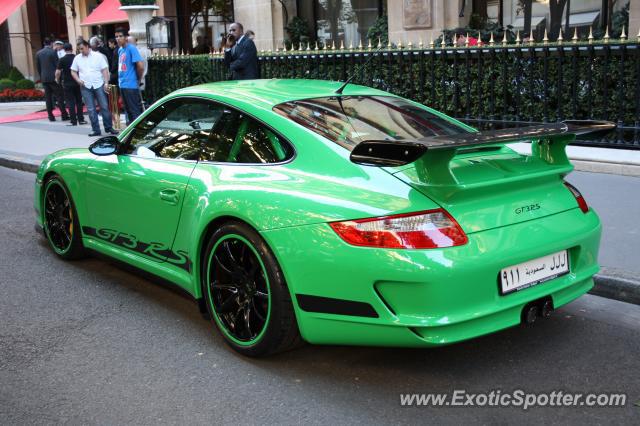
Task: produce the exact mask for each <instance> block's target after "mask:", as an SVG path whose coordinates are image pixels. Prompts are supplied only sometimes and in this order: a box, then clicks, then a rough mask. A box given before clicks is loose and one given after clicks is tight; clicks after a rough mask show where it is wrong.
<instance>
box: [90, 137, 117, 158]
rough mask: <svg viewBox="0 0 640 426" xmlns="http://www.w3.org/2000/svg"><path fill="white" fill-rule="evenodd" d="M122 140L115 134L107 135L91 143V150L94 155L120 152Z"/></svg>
mask: <svg viewBox="0 0 640 426" xmlns="http://www.w3.org/2000/svg"><path fill="white" fill-rule="evenodd" d="M119 147H120V141H119V140H118V138H117V137H115V136H105V137H103V138H100V139H98V140H97V141H95V142H94V143H92V144H91V145H89V152H91V153H92V154H94V155H100V156H104V155H111V154H115V153H116V152H118V148H119Z"/></svg>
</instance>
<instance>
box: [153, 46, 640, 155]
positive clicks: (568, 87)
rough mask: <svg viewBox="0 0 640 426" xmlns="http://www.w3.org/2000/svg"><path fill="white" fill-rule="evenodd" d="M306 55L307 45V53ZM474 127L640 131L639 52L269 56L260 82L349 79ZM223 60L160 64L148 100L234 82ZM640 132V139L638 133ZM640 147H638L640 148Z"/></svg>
mask: <svg viewBox="0 0 640 426" xmlns="http://www.w3.org/2000/svg"><path fill="white" fill-rule="evenodd" d="M303 48H304V46H303ZM371 55H374V57H373V59H372V60H371V61H370V63H369V64H368V65H367V66H366V67H365V68H364V69H363V70H362V72H360V73H358V74H356V75H355V77H354V79H353V82H354V83H356V84H364V85H367V86H371V87H376V88H380V89H383V90H387V91H390V92H392V93H395V94H398V95H400V96H404V97H407V98H410V99H413V100H416V101H418V102H420V103H423V104H425V105H428V106H431V107H433V108H436V109H438V110H440V111H443V112H445V113H446V114H449V115H451V116H454V117H459V118H466V119H470V120H474V119H476V120H478V119H479V120H504V121H518V122H520V121H527V122H553V121H557V120H563V119H569V118H572V119H603V120H613V121H615V122H616V123H617V124H618V125H619V127H620V128H622V127H623V126H631V127H634V126H635V127H636V128H637V127H640V46H639V45H638V44H637V43H631V42H624V43H606V44H605V43H602V44H597V45H596V44H586V43H584V44H571V43H567V44H565V45H564V46H558V45H526V46H514V45H508V46H501V45H500V44H496V45H495V46H483V47H481V48H454V47H446V48H430V49H388V50H382V51H380V52H377V53H376V52H374V51H370V50H369V51H367V50H364V51H358V50H345V51H331V50H318V51H314V50H311V51H307V50H303V51H296V52H288V53H287V54H282V53H281V54H273V53H272V54H262V55H260V56H259V63H260V69H261V77H262V78H310V79H326V80H345V79H346V78H347V77H348V76H350V75H353V74H354V71H355V70H356V69H357V68H358V67H361V66H362V64H363V63H364V62H365V61H366V60H367V59H368V58H369V57H370V56H371ZM228 78H229V72H228V70H227V69H226V67H225V66H224V63H223V60H222V56H221V55H194V56H172V57H158V56H155V57H152V58H150V60H149V75H148V78H147V90H146V96H147V98H148V100H149V101H154V100H157V99H159V98H160V97H161V96H163V95H165V94H167V93H170V92H171V91H173V90H176V89H179V88H182V87H186V86H190V85H195V84H200V83H206V82H213V81H220V80H226V79H228ZM636 133H637V132H636ZM634 144H637V141H635V142H634Z"/></svg>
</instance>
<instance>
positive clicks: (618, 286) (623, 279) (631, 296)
mask: <svg viewBox="0 0 640 426" xmlns="http://www.w3.org/2000/svg"><path fill="white" fill-rule="evenodd" d="M0 166H3V167H8V168H11V169H17V170H22V171H25V172H31V173H36V172H37V171H38V167H39V164H36V163H32V162H28V161H26V160H25V159H23V158H19V157H9V156H5V155H0ZM639 168H640V167H639ZM605 173H606V172H605ZM593 282H594V286H593V288H592V289H591V290H590V291H589V293H590V294H594V295H596V296H601V297H606V298H607V299H614V300H619V301H621V302H627V303H633V304H635V305H640V279H639V278H638V277H636V276H633V275H630V274H629V273H628V272H626V271H620V270H617V269H613V268H602V269H601V273H599V274H596V275H595V276H594V277H593Z"/></svg>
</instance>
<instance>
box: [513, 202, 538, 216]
mask: <svg viewBox="0 0 640 426" xmlns="http://www.w3.org/2000/svg"><path fill="white" fill-rule="evenodd" d="M538 209H540V203H534V204H529V205H528V206H521V207H518V208H517V209H516V214H520V213H525V212H532V211H534V210H538Z"/></svg>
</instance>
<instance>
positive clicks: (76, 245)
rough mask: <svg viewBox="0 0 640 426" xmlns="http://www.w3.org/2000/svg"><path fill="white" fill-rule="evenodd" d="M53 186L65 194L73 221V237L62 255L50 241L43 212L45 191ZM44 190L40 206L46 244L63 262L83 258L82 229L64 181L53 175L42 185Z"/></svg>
mask: <svg viewBox="0 0 640 426" xmlns="http://www.w3.org/2000/svg"><path fill="white" fill-rule="evenodd" d="M54 184H56V185H59V186H60V187H61V188H62V190H63V191H64V192H65V195H66V196H67V198H68V199H69V204H70V205H71V212H72V214H73V219H72V220H73V228H74V229H73V235H72V236H71V247H70V248H69V250H67V251H66V252H64V253H60V252H58V251H57V250H56V249H55V248H54V246H53V242H52V241H51V238H50V236H49V232H48V226H47V224H46V216H45V211H44V210H45V208H46V207H45V202H46V201H45V199H46V196H47V191H48V189H49V187H50V186H51V185H54ZM44 188H45V190H44V191H43V194H42V204H41V205H42V225H43V231H44V234H45V237H46V239H47V242H48V243H49V246H50V247H51V249H52V250H53V252H54V253H55V254H56V255H57V256H59V257H61V258H63V259H65V260H75V259H80V258H82V257H84V246H83V245H82V229H81V227H80V220H79V219H78V212H77V210H76V205H75V203H74V201H73V197H72V196H71V191H69V187H67V185H66V184H65V182H64V180H62V178H61V177H60V176H58V175H54V176H52V177H51V178H49V179H47V180H46V182H45V183H44Z"/></svg>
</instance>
